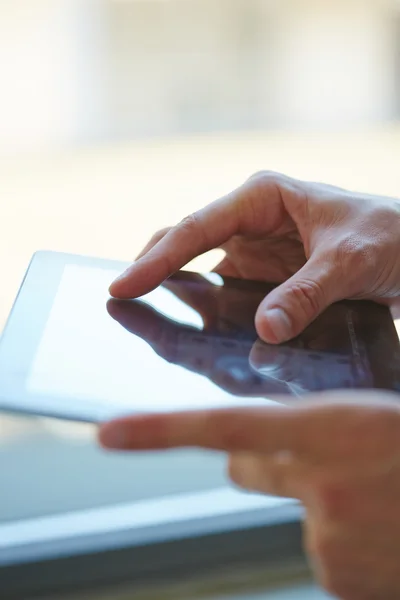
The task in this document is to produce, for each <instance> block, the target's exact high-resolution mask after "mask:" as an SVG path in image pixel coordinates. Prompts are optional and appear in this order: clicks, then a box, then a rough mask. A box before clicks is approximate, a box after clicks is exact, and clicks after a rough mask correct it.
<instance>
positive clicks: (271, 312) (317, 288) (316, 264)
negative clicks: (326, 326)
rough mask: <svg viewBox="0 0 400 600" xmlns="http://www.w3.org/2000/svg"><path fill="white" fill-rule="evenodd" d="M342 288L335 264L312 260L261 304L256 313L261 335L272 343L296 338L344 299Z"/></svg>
mask: <svg viewBox="0 0 400 600" xmlns="http://www.w3.org/2000/svg"><path fill="white" fill-rule="evenodd" d="M342 291H343V290H341V285H340V279H339V281H338V276H337V273H336V267H335V265H334V264H332V263H331V262H330V261H329V262H328V261H326V260H321V258H319V259H317V258H315V259H310V260H309V261H308V262H307V263H306V264H305V265H304V267H302V268H301V269H300V270H299V271H298V272H297V273H296V274H295V275H293V277H291V278H290V279H288V280H287V281H285V283H283V284H282V285H280V286H279V287H277V288H275V289H274V290H273V291H272V292H271V293H270V294H268V296H266V298H265V299H264V300H263V301H262V303H261V304H260V306H259V308H258V310H257V314H256V328H257V332H258V334H259V336H260V337H261V338H262V339H263V340H264V341H265V342H268V343H270V344H279V343H282V342H286V341H288V340H290V339H292V338H294V337H296V336H297V335H299V334H300V333H301V332H302V331H303V330H304V329H305V328H306V327H307V325H309V324H310V323H311V322H312V321H314V319H315V318H316V317H317V316H318V315H319V314H320V313H321V312H322V311H324V310H325V309H326V308H327V307H328V306H329V305H330V304H332V303H333V302H336V301H337V300H340V299H342V298H344V297H345V294H343V293H342Z"/></svg>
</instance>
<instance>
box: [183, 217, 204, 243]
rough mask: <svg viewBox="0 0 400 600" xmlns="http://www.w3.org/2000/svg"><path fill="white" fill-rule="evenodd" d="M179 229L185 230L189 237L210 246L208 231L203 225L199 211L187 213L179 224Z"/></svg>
mask: <svg viewBox="0 0 400 600" xmlns="http://www.w3.org/2000/svg"><path fill="white" fill-rule="evenodd" d="M178 230H179V231H180V232H181V233H182V232H184V233H185V235H187V236H188V237H189V238H190V237H192V238H193V240H196V241H197V240H198V241H200V242H201V244H202V245H203V246H205V247H208V246H209V243H208V237H207V231H206V229H205V227H204V225H203V222H202V219H201V216H200V213H199V212H194V213H191V214H190V215H187V216H186V217H185V218H184V219H182V221H181V222H180V223H179V225H178Z"/></svg>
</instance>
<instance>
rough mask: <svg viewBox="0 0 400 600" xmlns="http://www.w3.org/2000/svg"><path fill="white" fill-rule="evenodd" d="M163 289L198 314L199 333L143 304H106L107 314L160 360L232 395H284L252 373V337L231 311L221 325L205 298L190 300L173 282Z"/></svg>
mask: <svg viewBox="0 0 400 600" xmlns="http://www.w3.org/2000/svg"><path fill="white" fill-rule="evenodd" d="M211 287H212V286H211ZM168 288H169V289H170V290H171V291H174V293H176V294H177V295H179V297H180V298H181V300H186V302H187V303H188V304H189V303H190V304H191V306H192V307H193V308H196V309H197V310H198V311H199V312H200V313H201V316H202V318H203V321H204V324H205V325H204V329H203V331H199V330H197V329H194V328H193V327H190V326H187V325H182V324H181V323H177V322H175V321H173V320H172V319H169V318H167V317H165V316H164V315H162V314H161V313H159V312H157V311H156V310H154V309H153V308H152V307H150V306H149V305H147V304H145V303H144V302H138V301H134V302H124V301H118V300H110V301H109V302H108V305H107V308H108V311H109V313H110V315H111V316H112V317H113V318H114V319H115V320H116V321H118V322H119V323H120V324H121V325H122V326H123V327H124V328H125V329H127V330H128V331H129V332H131V333H132V334H134V335H137V336H139V337H140V338H142V339H143V340H144V341H146V342H147V343H148V344H150V346H151V347H152V348H153V350H154V351H155V352H156V353H157V354H158V355H159V356H161V357H162V358H164V359H165V360H167V361H168V362H171V363H174V364H177V365H180V366H182V367H184V368H185V369H187V370H189V371H193V372H196V373H198V374H200V375H204V376H205V377H207V378H208V379H210V380H211V381H212V382H213V383H215V384H216V385H218V386H219V387H220V388H222V389H224V390H225V391H227V392H229V393H231V394H233V395H235V396H256V397H262V396H263V395H268V394H273V393H279V392H281V393H282V392H283V391H285V388H284V386H283V384H281V385H280V386H279V385H278V384H275V385H274V383H273V382H271V384H270V385H268V386H267V385H266V384H265V382H264V381H263V378H262V377H260V376H259V375H258V374H257V373H255V372H254V371H253V370H252V369H251V367H250V365H249V354H250V351H251V348H252V345H253V340H254V339H255V333H251V330H250V332H249V331H248V329H247V328H246V327H243V325H240V324H239V323H237V321H236V319H235V313H234V311H232V312H231V313H230V314H229V312H228V315H227V317H226V319H225V321H224V323H223V324H222V326H221V325H220V324H219V320H218V318H217V317H216V316H215V314H212V313H213V311H214V308H213V309H212V310H211V304H207V302H211V299H210V298H209V297H208V298H206V297H203V298H202V296H201V294H199V295H196V294H195V293H193V298H192V297H191V293H192V292H191V291H190V290H188V288H187V286H186V287H185V290H184V292H182V286H178V285H177V284H176V283H171V282H168ZM200 304H201V306H200ZM242 313H243V311H242ZM221 329H222V330H223V332H221ZM246 338H247V339H246Z"/></svg>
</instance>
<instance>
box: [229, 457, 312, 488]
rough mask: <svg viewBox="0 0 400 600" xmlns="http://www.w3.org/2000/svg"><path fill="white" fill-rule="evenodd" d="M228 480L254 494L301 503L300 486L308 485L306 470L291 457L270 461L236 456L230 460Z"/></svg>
mask: <svg viewBox="0 0 400 600" xmlns="http://www.w3.org/2000/svg"><path fill="white" fill-rule="evenodd" d="M229 476H230V478H231V479H232V481H233V482H234V483H236V485H238V486H239V487H241V488H244V489H247V490H250V491H253V492H261V493H263V494H269V495H272V496H281V497H286V498H297V499H300V496H301V490H300V487H301V486H300V482H301V481H303V482H305V481H306V477H307V467H306V466H305V465H303V464H300V463H298V462H297V461H295V460H294V459H293V457H292V456H291V454H289V453H280V454H276V455H274V456H271V457H268V456H264V455H262V454H252V453H236V454H231V455H230V456H229Z"/></svg>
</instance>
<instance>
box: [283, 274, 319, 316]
mask: <svg viewBox="0 0 400 600" xmlns="http://www.w3.org/2000/svg"><path fill="white" fill-rule="evenodd" d="M288 285H289V289H288V292H289V294H290V295H291V296H292V298H293V300H294V302H295V304H296V310H301V311H302V312H303V313H304V314H305V315H307V316H308V315H315V314H318V313H320V312H321V309H322V306H323V303H324V296H325V294H324V290H323V289H322V286H321V285H320V284H319V283H318V282H316V281H312V280H311V279H297V280H296V281H294V282H292V283H290V284H288Z"/></svg>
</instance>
